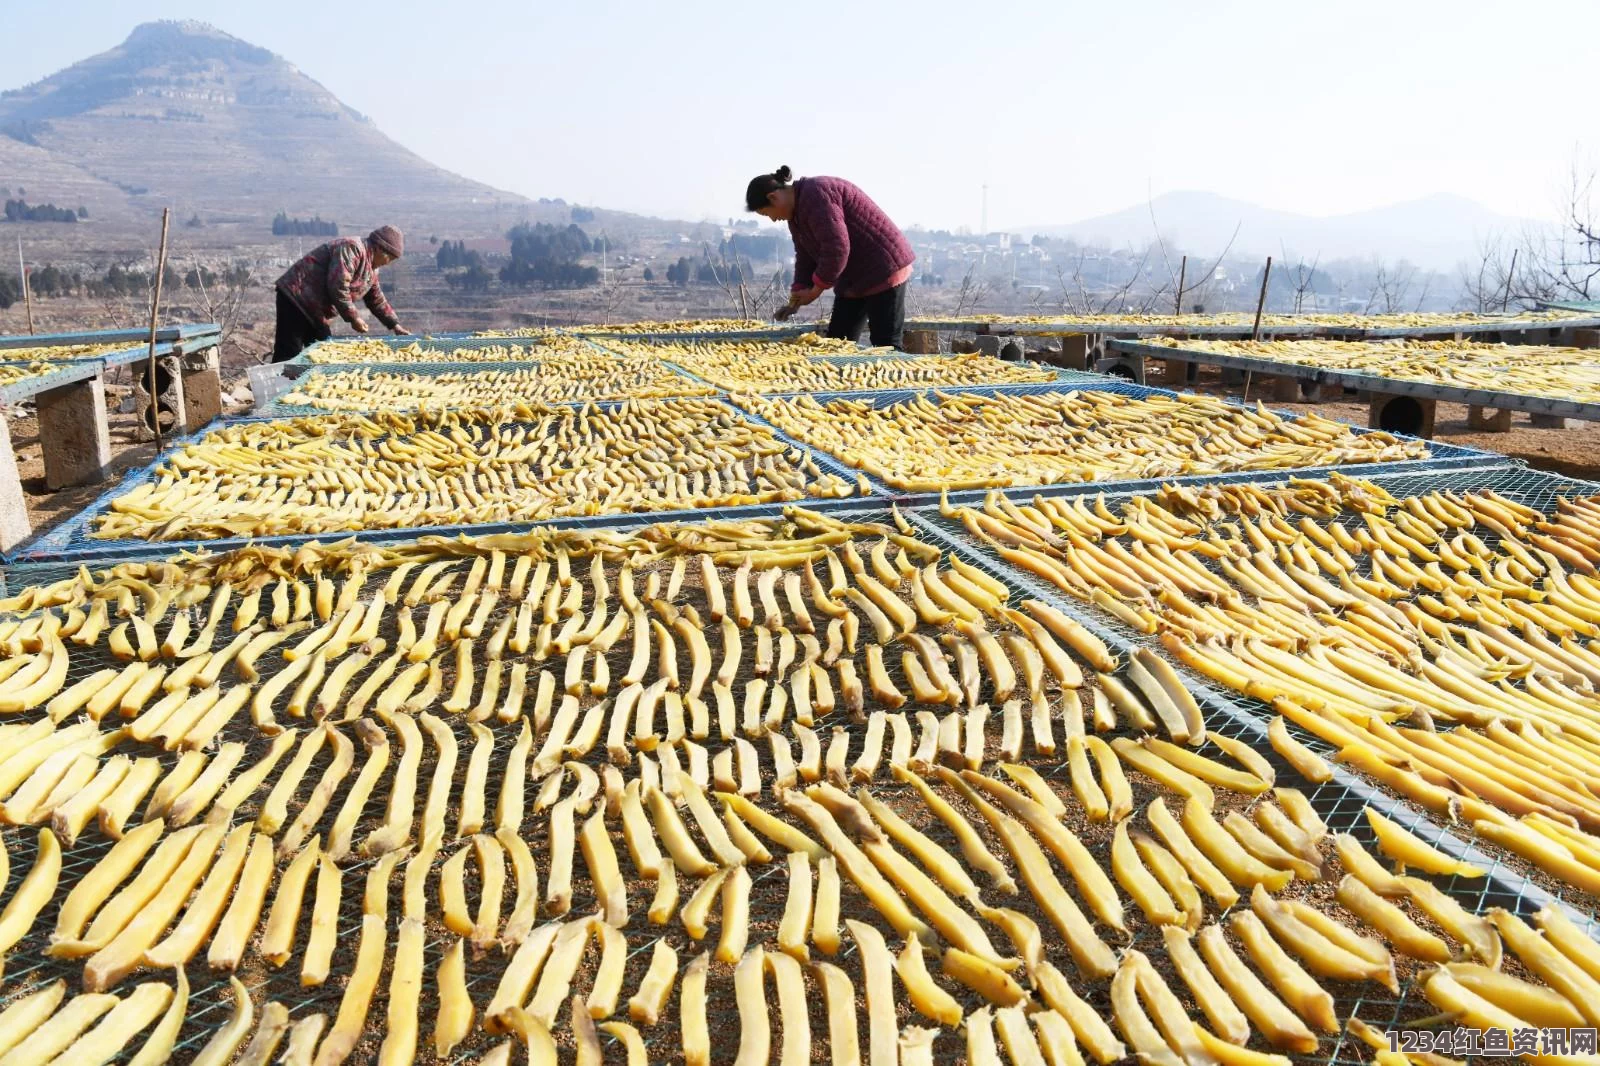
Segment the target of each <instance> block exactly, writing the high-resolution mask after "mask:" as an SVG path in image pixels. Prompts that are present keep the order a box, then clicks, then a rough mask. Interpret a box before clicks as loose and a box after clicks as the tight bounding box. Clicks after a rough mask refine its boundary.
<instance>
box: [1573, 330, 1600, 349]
mask: <svg viewBox="0 0 1600 1066" xmlns="http://www.w3.org/2000/svg"><path fill="white" fill-rule="evenodd" d="M1572 346H1573V347H1574V348H1600V329H1575V330H1573V331H1572Z"/></svg>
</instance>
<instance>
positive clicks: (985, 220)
mask: <svg viewBox="0 0 1600 1066" xmlns="http://www.w3.org/2000/svg"><path fill="white" fill-rule="evenodd" d="M980 218H981V221H980V222H979V229H978V235H979V237H980V238H981V237H987V236H988V235H989V183H988V182H984V183H983V214H982V215H981V216H980Z"/></svg>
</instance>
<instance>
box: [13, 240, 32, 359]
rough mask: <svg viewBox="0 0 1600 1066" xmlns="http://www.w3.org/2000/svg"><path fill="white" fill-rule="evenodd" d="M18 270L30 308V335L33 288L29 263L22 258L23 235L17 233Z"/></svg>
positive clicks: (27, 304) (27, 305) (23, 293)
mask: <svg viewBox="0 0 1600 1066" xmlns="http://www.w3.org/2000/svg"><path fill="white" fill-rule="evenodd" d="M17 270H19V271H20V272H21V273H22V302H23V304H24V305H25V306H26V307H27V308H28V336H30V337H31V336H33V290H32V289H31V288H29V287H28V264H27V261H26V260H24V259H23V258H22V235H21V234H18V235H17Z"/></svg>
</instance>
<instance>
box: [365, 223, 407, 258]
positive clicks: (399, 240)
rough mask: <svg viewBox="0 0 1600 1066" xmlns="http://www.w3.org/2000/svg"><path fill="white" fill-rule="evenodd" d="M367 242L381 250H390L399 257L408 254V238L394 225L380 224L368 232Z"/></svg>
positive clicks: (389, 251)
mask: <svg viewBox="0 0 1600 1066" xmlns="http://www.w3.org/2000/svg"><path fill="white" fill-rule="evenodd" d="M367 242H368V243H369V244H371V245H372V246H373V247H374V248H377V249H379V250H380V251H385V252H388V253H389V254H390V255H392V256H394V257H395V258H396V259H399V258H400V257H401V256H403V255H405V254H406V238H405V234H403V233H401V232H400V231H399V230H398V229H396V228H394V227H393V226H379V227H378V228H377V229H375V230H373V231H372V232H371V233H369V234H367Z"/></svg>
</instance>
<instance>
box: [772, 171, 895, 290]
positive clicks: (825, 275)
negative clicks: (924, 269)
mask: <svg viewBox="0 0 1600 1066" xmlns="http://www.w3.org/2000/svg"><path fill="white" fill-rule="evenodd" d="M794 191H795V204H794V217H793V218H791V219H790V220H789V235H790V236H791V237H793V238H794V287H795V289H797V290H800V289H809V288H811V287H812V286H813V285H820V286H821V287H823V288H824V289H833V290H834V291H835V293H836V294H837V295H839V296H845V297H861V296H871V295H874V294H876V293H879V292H882V291H884V290H885V289H888V288H892V287H893V286H894V285H897V284H899V283H900V282H902V281H904V280H905V279H906V277H908V276H909V275H910V267H911V264H912V263H913V262H914V261H915V260H916V258H917V257H916V255H915V254H914V253H913V252H912V251H911V245H910V244H909V243H907V241H906V238H905V235H904V234H903V233H901V232H900V227H899V226H896V225H895V224H894V223H893V222H892V221H890V219H889V216H888V215H886V214H884V213H883V209H882V208H880V207H879V206H878V205H877V204H875V203H873V202H872V198H871V197H870V196H868V195H867V194H866V193H864V192H862V191H861V190H860V189H859V188H857V187H856V186H855V185H853V184H851V183H850V182H848V181H845V180H844V179H843V178H801V179H800V180H799V181H797V182H795V183H794Z"/></svg>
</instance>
